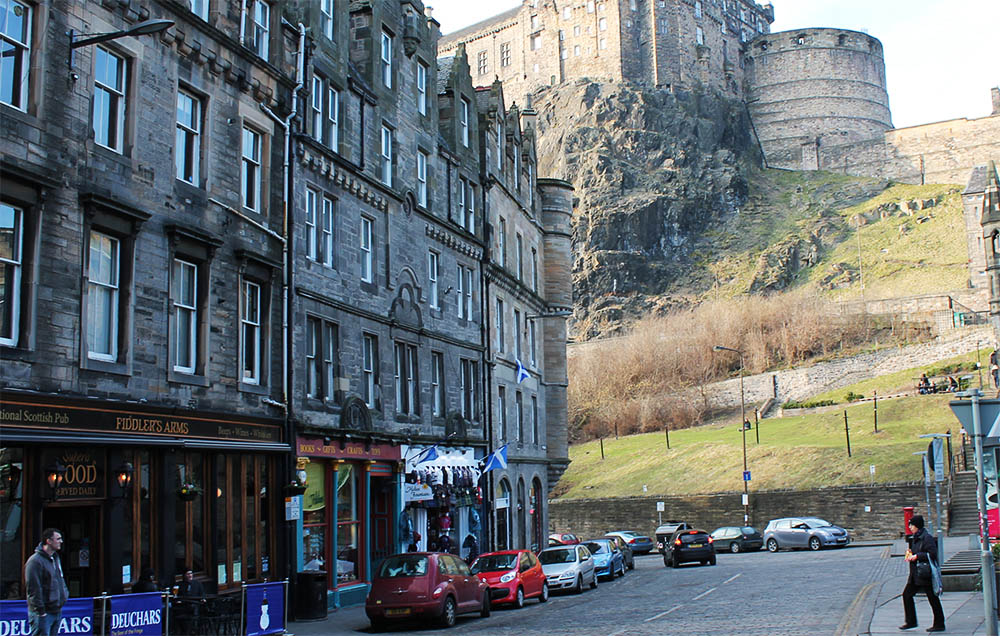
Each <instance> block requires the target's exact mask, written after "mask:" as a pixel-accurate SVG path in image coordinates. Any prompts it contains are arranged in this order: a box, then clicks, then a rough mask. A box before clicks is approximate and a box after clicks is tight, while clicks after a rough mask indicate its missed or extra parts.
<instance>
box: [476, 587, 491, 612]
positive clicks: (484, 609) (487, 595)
mask: <svg viewBox="0 0 1000 636" xmlns="http://www.w3.org/2000/svg"><path fill="white" fill-rule="evenodd" d="M492 610H493V607H492V606H491V605H490V591H489V590H486V591H485V592H483V606H482V607H481V608H480V609H479V615H480V616H482V617H483V618H489V617H490V613H492Z"/></svg>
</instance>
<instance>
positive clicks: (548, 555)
mask: <svg viewBox="0 0 1000 636" xmlns="http://www.w3.org/2000/svg"><path fill="white" fill-rule="evenodd" d="M538 560H539V561H540V562H541V564H542V571H543V572H545V578H546V580H548V582H549V589H550V590H563V589H566V588H569V589H571V590H573V592H575V593H577V594H579V593H580V592H582V591H583V584H584V583H589V584H590V589H594V588H596V587H597V568H595V567H594V557H593V556H591V554H590V550H588V549H587V547H586V546H583V545H563V546H556V547H554V548H546V549H544V550H542V551H541V552H540V553H539V554H538Z"/></svg>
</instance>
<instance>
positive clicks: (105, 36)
mask: <svg viewBox="0 0 1000 636" xmlns="http://www.w3.org/2000/svg"><path fill="white" fill-rule="evenodd" d="M172 26H174V21H173V20H145V21H143V22H138V23H136V24H134V25H132V27H131V28H128V29H122V30H120V31H112V32H110V33H96V34H91V35H86V36H84V37H82V38H80V39H77V36H79V35H80V34H79V33H77V32H76V31H74V30H73V29H70V30H69V32H68V33H67V34H66V35H68V36H69V57H68V59H67V63H68V64H69V70H70V71H71V72H72V70H73V52H74V51H76V49H78V48H80V47H81V46H90V45H92V44H100V43H101V42H108V41H110V40H117V39H118V38H124V37H128V36H133V35H150V34H152V33H159V32H160V31H165V30H167V29H169V28H170V27H172ZM72 77H73V79H74V80H75V79H76V75H75V74H74V75H72Z"/></svg>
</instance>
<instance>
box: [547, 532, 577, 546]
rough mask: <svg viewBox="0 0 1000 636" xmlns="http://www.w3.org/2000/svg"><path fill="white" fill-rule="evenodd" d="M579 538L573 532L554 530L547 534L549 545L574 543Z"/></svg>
mask: <svg viewBox="0 0 1000 636" xmlns="http://www.w3.org/2000/svg"><path fill="white" fill-rule="evenodd" d="M577 543H580V539H579V538H578V537H577V536H576V535H575V534H570V533H568V532H554V533H552V534H550V535H549V547H550V548H551V547H552V546H556V545H576V544H577Z"/></svg>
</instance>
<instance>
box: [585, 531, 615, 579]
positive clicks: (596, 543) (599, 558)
mask: <svg viewBox="0 0 1000 636" xmlns="http://www.w3.org/2000/svg"><path fill="white" fill-rule="evenodd" d="M583 545H585V546H586V547H587V549H588V550H590V553H591V554H592V555H593V557H594V572H595V573H596V574H597V576H599V577H600V576H603V577H605V578H609V579H613V578H615V577H616V576H625V556H624V555H623V554H622V551H621V550H619V549H618V546H617V545H615V542H614V541H612V540H611V539H591V540H590V541H584V542H583Z"/></svg>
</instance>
